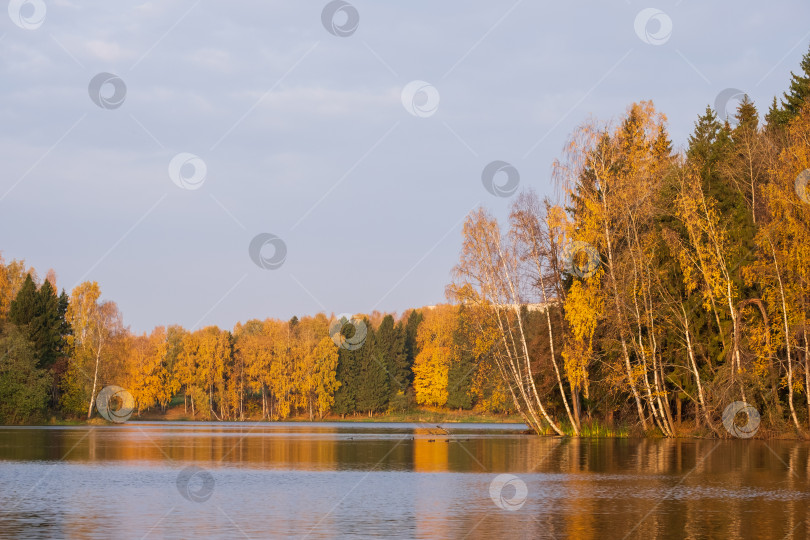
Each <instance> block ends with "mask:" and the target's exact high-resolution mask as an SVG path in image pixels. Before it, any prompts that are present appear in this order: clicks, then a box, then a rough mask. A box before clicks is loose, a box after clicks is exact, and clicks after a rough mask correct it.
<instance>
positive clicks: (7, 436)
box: [0, 421, 810, 540]
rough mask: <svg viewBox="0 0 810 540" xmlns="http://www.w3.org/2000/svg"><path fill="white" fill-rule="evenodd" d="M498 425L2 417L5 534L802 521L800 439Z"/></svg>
mask: <svg viewBox="0 0 810 540" xmlns="http://www.w3.org/2000/svg"><path fill="white" fill-rule="evenodd" d="M524 429H525V426H523V425H511V424H507V425H504V424H444V425H442V426H441V427H437V426H435V425H420V424H383V423H205V422H183V423H173V422H163V423H161V422H148V423H147V422H134V421H132V422H129V423H126V424H121V425H110V426H75V427H74V426H67V427H61V426H60V427H0V536H2V537H3V538H12V537H13V538H64V537H68V538H104V539H107V538H268V537H269V538H276V537H282V538H283V537H296V538H334V537H356V538H370V537H385V538H499V539H510V540H511V539H512V538H600V539H602V538H791V537H795V538H806V537H808V535H810V528H808V507H810V505H809V504H808V503H810V491H808V488H810V483H808V478H810V460H809V459H808V451H810V445H808V444H807V443H805V442H795V441H758V440H723V441H719V440H693V439H687V440H646V439H582V440H575V439H563V438H557V437H536V436H531V435H525V434H522V431H523V430H524Z"/></svg>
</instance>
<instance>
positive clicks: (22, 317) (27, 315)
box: [8, 274, 39, 326]
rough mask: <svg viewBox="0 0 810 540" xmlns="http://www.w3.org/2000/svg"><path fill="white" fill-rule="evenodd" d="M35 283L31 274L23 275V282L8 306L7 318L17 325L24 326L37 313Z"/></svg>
mask: <svg viewBox="0 0 810 540" xmlns="http://www.w3.org/2000/svg"><path fill="white" fill-rule="evenodd" d="M38 300H39V299H38V296H37V285H36V283H34V280H33V279H32V278H31V274H28V275H27V276H25V282H23V286H22V288H21V289H20V292H18V293H17V296H16V297H15V298H14V300H12V301H11V306H9V312H8V318H9V320H10V321H11V322H12V323H14V324H16V325H17V326H25V325H27V324H28V323H30V322H31V321H32V320H33V319H34V317H36V315H37V309H38V303H39V302H38Z"/></svg>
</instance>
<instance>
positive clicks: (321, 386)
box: [0, 257, 512, 423]
mask: <svg viewBox="0 0 810 540" xmlns="http://www.w3.org/2000/svg"><path fill="white" fill-rule="evenodd" d="M466 320H467V316H466V314H465V310H464V308H463V307H459V306H449V305H440V306H430V307H427V308H423V309H421V310H409V311H408V312H406V313H405V314H404V315H403V316H402V317H400V318H398V319H397V318H395V317H394V315H392V314H382V313H379V312H374V313H372V314H370V315H347V316H338V317H335V316H334V315H333V316H332V317H327V316H326V315H325V314H323V313H320V314H317V315H315V316H312V317H302V318H301V319H299V318H298V317H293V318H292V319H290V320H289V321H281V320H276V319H266V320H250V321H247V322H245V323H238V324H236V326H235V327H234V328H233V329H232V330H224V329H220V328H218V327H216V326H208V327H205V328H201V329H196V330H187V329H184V328H183V327H181V326H178V325H172V326H159V327H156V328H155V329H154V330H153V331H152V332H150V333H148V334H146V333H144V334H136V333H133V332H131V331H130V329H129V328H127V327H126V326H124V324H123V318H122V315H121V313H120V311H119V309H118V307H117V305H116V304H115V303H114V302H112V301H108V300H104V299H103V298H102V295H101V289H100V287H99V285H98V283H96V282H85V283H81V284H79V285H78V286H77V287H75V288H74V289H73V290H72V291H71V293H70V295H68V294H67V293H66V292H65V291H62V292H61V293H60V294H57V288H56V274H55V273H54V272H53V271H49V272H48V274H47V276H46V278H45V279H43V280H41V282H40V280H39V279H38V277H37V272H36V270H35V269H33V268H27V267H26V265H25V263H24V261H17V260H13V261H11V262H9V263H7V264H6V263H5V262H4V261H3V259H2V257H0V422H2V423H26V422H36V421H42V420H44V419H46V417H47V416H48V415H52V416H57V417H61V418H79V419H82V418H87V419H89V418H91V417H92V416H93V415H95V414H96V410H95V400H96V398H97V397H98V395H99V392H100V391H101V390H102V389H103V388H104V387H106V386H109V385H116V386H120V387H122V388H124V389H125V390H126V391H127V392H129V393H130V394H131V395H132V397H133V402H134V405H135V411H134V413H135V414H137V415H139V414H141V413H142V412H144V411H147V410H150V409H155V410H156V411H164V412H165V411H166V410H167V409H169V408H170V407H171V406H173V405H174V406H175V407H182V408H183V415H182V416H185V417H187V418H193V419H203V420H247V419H252V420H258V419H267V420H284V419H288V418H305V419H309V420H313V419H320V418H323V417H325V416H326V415H329V414H333V415H340V416H342V417H346V416H347V415H348V416H352V415H368V416H373V415H375V414H379V413H386V412H394V413H398V412H407V411H409V410H411V409H413V408H414V407H429V408H433V409H442V408H452V409H467V410H470V409H473V408H475V409H477V410H479V411H489V412H509V411H511V410H512V408H511V403H510V402H509V401H508V400H507V399H505V397H506V391H505V387H504V386H503V384H502V383H501V382H500V380H499V379H498V378H493V377H491V375H492V372H491V371H492V370H491V367H489V363H488V362H487V361H486V360H481V359H480V358H477V357H476V356H475V354H474V351H473V350H472V348H473V347H474V346H475V343H474V341H475V336H474V335H472V334H471V333H470V332H469V328H466V329H465V325H466V324H467V323H466ZM477 354H478V355H479V356H481V355H483V354H484V352H482V350H479V352H478V353H477Z"/></svg>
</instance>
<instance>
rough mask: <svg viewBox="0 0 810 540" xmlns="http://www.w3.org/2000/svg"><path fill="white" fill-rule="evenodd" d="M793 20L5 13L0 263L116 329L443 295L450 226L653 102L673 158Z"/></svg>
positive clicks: (535, 5) (425, 301)
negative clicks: (89, 297)
mask: <svg viewBox="0 0 810 540" xmlns="http://www.w3.org/2000/svg"><path fill="white" fill-rule="evenodd" d="M808 21H810V3H808V2H807V1H806V0H795V1H793V0H790V1H779V0H777V1H774V2H759V1H753V0H742V1H737V2H730V1H729V2H718V1H713V2H705V1H697V0H680V1H674V0H673V1H665V0H662V1H660V2H657V3H654V4H651V3H648V2H646V1H645V2H636V1H632V0H615V1H600V2H595V1H593V2H584V1H571V2H539V1H532V0H520V1H506V2H497V3H496V2H485V1H480V0H463V1H462V0H452V1H451V0H447V1H442V2H436V1H427V0H424V1H423V0H417V1H408V2H371V1H367V0H352V2H351V3H349V2H343V1H340V0H339V1H337V2H326V1H323V0H317V1H313V0H296V1H292V0H288V1H286V2H279V1H267V0H261V1H258V0H256V1H233V2H214V1H213V0H196V1H195V0H160V1H155V2H132V1H125V0H120V1H116V2H110V1H83V2H72V1H69V0H28V1H24V0H11V1H10V2H9V5H8V16H5V14H3V13H2V11H0V74H1V75H0V77H2V83H0V162H2V164H3V166H2V174H0V252H1V253H2V256H3V257H4V258H5V260H6V261H9V260H11V259H25V261H26V263H27V264H29V265H31V266H34V267H35V268H36V269H37V270H38V271H39V272H40V275H41V276H44V274H45V272H46V271H47V269H49V268H53V269H55V270H56V273H57V275H58V286H59V287H60V288H65V289H66V290H67V291H68V292H69V291H70V290H71V289H72V288H73V287H74V286H76V285H77V284H78V283H80V282H82V281H87V280H90V281H97V282H98V283H99V285H100V287H101V290H102V295H103V298H104V299H107V300H114V301H115V302H117V303H118V306H119V308H120V309H121V311H122V313H123V315H124V321H125V323H126V324H127V325H129V326H130V327H131V328H132V330H133V331H136V332H143V331H149V330H150V329H151V328H152V327H154V326H156V325H162V324H182V325H183V326H185V327H186V328H200V327H203V326H207V325H212V324H216V325H219V326H220V327H223V328H231V327H232V326H233V325H234V324H235V323H236V322H237V321H246V320H248V319H251V318H266V317H274V318H280V319H288V318H290V317H292V316H293V315H298V316H302V315H306V314H314V313H317V312H321V311H323V312H326V313H327V314H330V313H358V312H364V313H369V312H371V311H372V310H375V309H376V310H380V311H386V312H398V313H401V312H402V311H404V310H406V309H408V308H410V307H418V306H423V305H430V304H436V303H441V302H443V301H444V300H445V297H444V289H445V286H446V284H447V283H448V282H449V280H450V272H451V269H452V267H453V265H454V264H455V263H456V261H457V259H458V253H459V248H460V244H461V226H462V224H463V220H464V218H465V216H466V215H467V214H468V213H469V212H470V211H471V210H473V209H474V208H476V207H478V206H481V205H483V206H485V207H486V208H488V209H489V210H490V211H491V212H492V213H493V214H494V215H496V216H499V217H505V216H506V215H507V213H508V208H509V205H510V203H511V200H512V198H513V197H514V195H515V193H517V192H518V191H520V190H524V189H533V190H535V191H537V192H538V193H539V194H541V195H553V194H554V192H555V189H554V184H553V182H552V163H553V161H554V159H555V158H557V157H559V156H560V154H561V150H562V148H563V147H564V145H565V142H566V140H567V138H568V136H569V134H570V133H571V132H572V131H573V130H574V129H575V128H576V127H577V126H578V125H580V124H581V123H583V122H585V121H587V120H588V119H597V120H600V121H610V120H612V119H616V118H618V117H620V116H621V115H622V114H623V113H624V112H625V111H626V109H627V107H628V106H629V105H630V104H631V103H633V102H634V101H640V100H652V101H653V102H654V103H655V105H656V107H657V109H658V110H659V111H661V112H663V113H664V114H666V115H667V118H668V119H669V129H670V135H671V138H672V141H673V144H674V146H675V148H676V149H682V148H683V147H684V145H685V144H686V141H687V139H688V136H689V134H690V132H691V130H692V128H693V126H694V122H695V120H696V118H697V116H698V115H699V114H701V113H702V112H703V111H704V110H705V108H706V106H707V105H712V106H715V105H716V102H717V101H718V96H721V98H720V99H721V101H722V102H725V101H726V100H725V98H724V97H723V96H729V95H730V96H732V97H731V98H730V99H729V100H728V102H729V104H730V105H729V109H731V108H733V106H734V103H736V102H735V101H734V100H735V99H737V98H736V97H733V96H738V95H740V94H741V93H747V94H749V95H750V97H751V98H752V99H753V100H754V101H755V103H756V104H757V105H758V106H759V107H760V111H761V112H765V111H767V108H768V106H769V105H770V102H771V100H772V99H773V97H774V96H776V95H780V96H781V94H782V92H784V91H785V90H786V89H787V86H788V82H789V80H790V71H791V70H796V69H798V65H799V62H800V60H801V57H802V55H803V54H804V53H805V52H807V50H808V45H809V44H810V23H808ZM728 89H731V91H727V90H728ZM718 106H723V105H722V104H718ZM493 162H500V163H496V164H495V165H490V164H492V163H493ZM485 171H486V175H487V176H485V177H486V178H489V179H491V181H489V182H485V177H484V176H482V175H485Z"/></svg>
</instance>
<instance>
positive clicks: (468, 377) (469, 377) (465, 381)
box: [447, 305, 477, 409]
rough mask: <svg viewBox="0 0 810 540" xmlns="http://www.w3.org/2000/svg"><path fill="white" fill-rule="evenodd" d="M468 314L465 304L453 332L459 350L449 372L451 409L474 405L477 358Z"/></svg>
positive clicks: (448, 394) (468, 407)
mask: <svg viewBox="0 0 810 540" xmlns="http://www.w3.org/2000/svg"><path fill="white" fill-rule="evenodd" d="M466 323H467V316H466V310H465V308H464V305H461V306H460V307H459V310H458V326H457V328H456V330H455V332H453V343H454V346H455V348H456V351H458V354H457V355H456V357H455V358H454V360H453V361H452V362H451V363H450V369H449V370H448V372H447V406H448V407H449V408H451V409H471V408H472V406H473V398H472V392H471V389H472V381H473V375H474V373H475V368H476V365H477V359H476V358H475V355H474V354H473V351H472V344H471V343H470V340H469V338H468V334H467V332H468V331H469V329H468V328H467V324H466Z"/></svg>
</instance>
